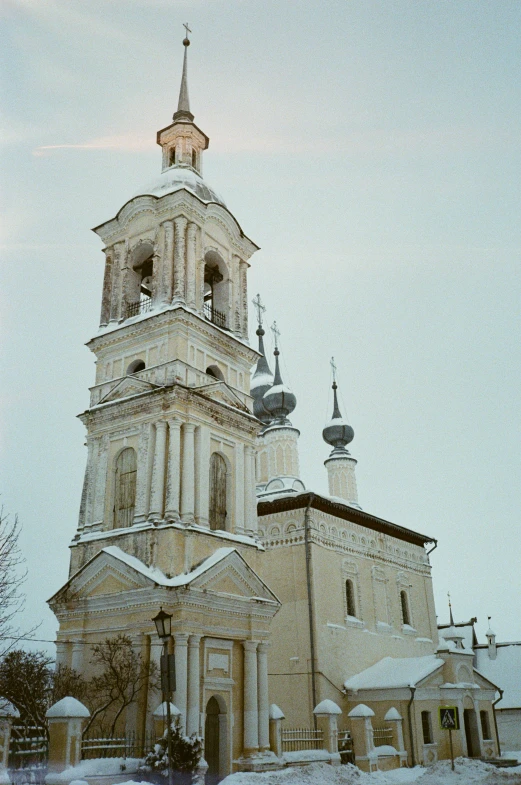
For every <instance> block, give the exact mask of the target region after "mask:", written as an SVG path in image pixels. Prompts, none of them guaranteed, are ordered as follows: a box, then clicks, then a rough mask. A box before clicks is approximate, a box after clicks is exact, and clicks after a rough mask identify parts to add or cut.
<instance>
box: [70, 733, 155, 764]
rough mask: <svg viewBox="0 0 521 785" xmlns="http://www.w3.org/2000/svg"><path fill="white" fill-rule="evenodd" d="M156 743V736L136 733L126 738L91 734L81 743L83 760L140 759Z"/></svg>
mask: <svg viewBox="0 0 521 785" xmlns="http://www.w3.org/2000/svg"><path fill="white" fill-rule="evenodd" d="M155 743H156V737H155V736H154V734H152V733H149V734H146V735H145V736H144V737H143V736H140V735H138V734H136V733H129V734H127V735H126V736H100V735H99V734H89V735H87V736H84V737H83V739H82V742H81V757H82V759H83V760H91V759H92V758H140V757H142V756H143V755H144V754H145V753H146V752H148V751H149V750H151V749H152V747H153V745H154V744H155Z"/></svg>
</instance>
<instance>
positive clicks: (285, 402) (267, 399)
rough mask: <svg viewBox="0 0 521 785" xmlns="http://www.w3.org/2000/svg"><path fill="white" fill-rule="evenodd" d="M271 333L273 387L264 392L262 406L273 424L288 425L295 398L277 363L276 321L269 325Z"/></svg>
mask: <svg viewBox="0 0 521 785" xmlns="http://www.w3.org/2000/svg"><path fill="white" fill-rule="evenodd" d="M271 331H272V333H273V340H274V343H275V351H274V352H273V354H274V355H275V378H274V380H273V387H271V389H269V390H268V391H267V392H266V393H264V397H263V399H262V403H263V405H264V408H265V409H267V410H268V412H269V413H270V415H271V418H272V420H273V425H286V424H287V425H289V424H290V423H289V420H288V414H291V412H292V411H293V409H294V408H295V406H296V405H297V399H296V397H295V395H294V394H293V393H292V392H291V390H290V389H289V387H286V385H285V384H284V382H283V381H282V376H281V373H280V365H279V355H280V352H279V345H278V339H279V336H280V331H279V329H278V327H277V322H273V324H272V326H271Z"/></svg>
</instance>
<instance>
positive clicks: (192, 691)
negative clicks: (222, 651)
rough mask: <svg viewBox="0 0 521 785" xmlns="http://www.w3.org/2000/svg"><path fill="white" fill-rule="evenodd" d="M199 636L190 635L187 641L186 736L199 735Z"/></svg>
mask: <svg viewBox="0 0 521 785" xmlns="http://www.w3.org/2000/svg"><path fill="white" fill-rule="evenodd" d="M200 642H201V636H200V635H190V638H189V640H188V711H187V718H186V735H187V736H191V734H192V733H197V734H198V733H199V713H200V698H199V694H200V675H199V670H200V668H199V644H200Z"/></svg>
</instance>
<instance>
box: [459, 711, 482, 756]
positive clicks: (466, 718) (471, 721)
mask: <svg viewBox="0 0 521 785" xmlns="http://www.w3.org/2000/svg"><path fill="white" fill-rule="evenodd" d="M463 722H464V725H465V739H466V741H467V755H468V756H469V758H479V757H480V755H481V746H480V743H479V730H478V720H477V717H476V711H475V709H473V708H472V709H463Z"/></svg>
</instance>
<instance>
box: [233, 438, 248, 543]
mask: <svg viewBox="0 0 521 785" xmlns="http://www.w3.org/2000/svg"><path fill="white" fill-rule="evenodd" d="M245 489H246V486H245V484H244V444H242V442H236V443H235V532H236V534H244V527H245V510H246V490H245Z"/></svg>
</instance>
